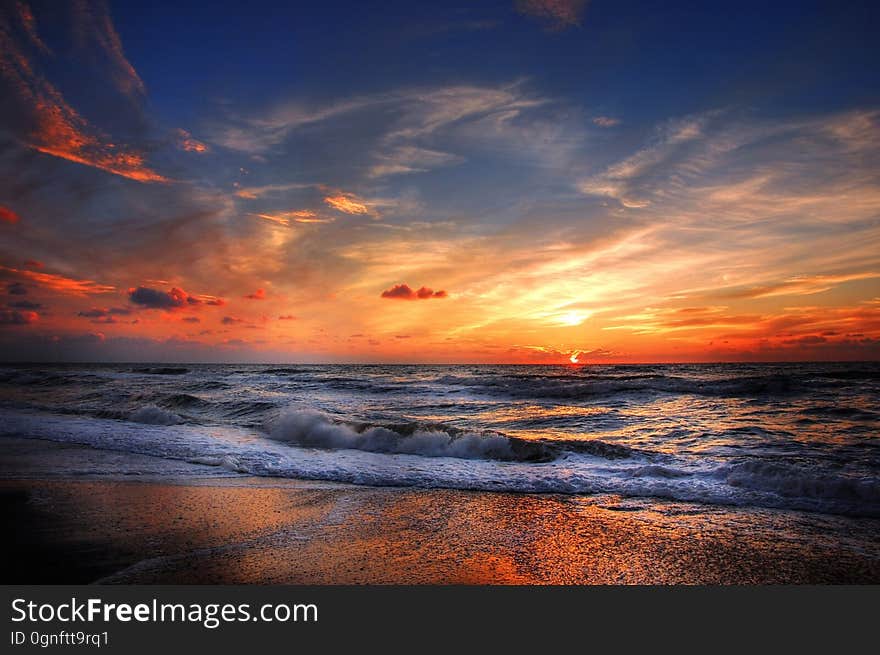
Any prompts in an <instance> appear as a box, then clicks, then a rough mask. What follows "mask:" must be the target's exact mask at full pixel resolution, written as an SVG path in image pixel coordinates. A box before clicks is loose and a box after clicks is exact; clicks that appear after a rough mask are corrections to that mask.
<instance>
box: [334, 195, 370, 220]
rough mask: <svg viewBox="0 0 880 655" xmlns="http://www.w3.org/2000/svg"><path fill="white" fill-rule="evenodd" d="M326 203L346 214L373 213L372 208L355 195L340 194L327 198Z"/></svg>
mask: <svg viewBox="0 0 880 655" xmlns="http://www.w3.org/2000/svg"><path fill="white" fill-rule="evenodd" d="M324 202H325V203H327V204H328V205H330V207H332V208H333V209H335V210H336V211H340V212H343V213H345V214H353V215H369V214H371V213H372V212H371V211H370V208H369V207H367V205H366V204H364V201H363V200H361V199H360V198H358V197H357V196H356V195H354V194H353V193H339V194H337V195H333V196H326V197H325V198H324Z"/></svg>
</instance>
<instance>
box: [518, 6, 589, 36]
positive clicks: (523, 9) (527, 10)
mask: <svg viewBox="0 0 880 655" xmlns="http://www.w3.org/2000/svg"><path fill="white" fill-rule="evenodd" d="M514 4H515V6H516V9H517V11H519V12H520V13H522V14H526V15H527V16H532V17H534V18H538V19H540V20H542V21H544V22H545V23H546V24H547V26H548V28H550V29H552V30H564V29H567V28H570V27H577V26H579V25H580V24H581V20H582V18H583V15H584V9H585V8H586V6H587V0H516V2H515V3H514Z"/></svg>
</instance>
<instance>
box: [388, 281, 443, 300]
mask: <svg viewBox="0 0 880 655" xmlns="http://www.w3.org/2000/svg"><path fill="white" fill-rule="evenodd" d="M381 297H382V298H390V299H392V300H428V299H429V298H446V297H447V293H446V292H445V291H443V290H440V291H434V290H433V289H429V288H428V287H420V288H418V289H416V290H413V289H412V288H411V287H410V286H409V285H408V284H395V285H394V286H393V287H391V288H390V289H385V291H383V292H382V295H381Z"/></svg>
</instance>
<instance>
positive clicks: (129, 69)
mask: <svg viewBox="0 0 880 655" xmlns="http://www.w3.org/2000/svg"><path fill="white" fill-rule="evenodd" d="M73 31H74V36H75V38H76V40H77V42H78V45H79V46H80V47H81V48H83V49H86V50H90V51H94V50H97V51H99V52H100V54H99V55H97V56H100V57H101V59H102V60H103V61H105V62H106V63H107V64H108V67H109V70H110V75H111V78H112V79H113V82H114V83H115V84H116V88H117V89H118V90H119V92H120V93H122V94H123V95H127V96H132V97H138V98H140V97H142V96H143V95H145V93H146V89H145V88H144V82H143V80H141V78H140V76H139V75H138V74H137V71H136V70H135V69H134V66H132V65H131V63H130V62H129V61H128V59H127V58H126V57H125V52H124V51H123V49H122V39H120V38H119V34H118V33H117V32H116V27H115V26H114V25H113V20H112V19H111V18H110V12H109V10H108V8H107V5H106V4H105V3H104V2H102V1H101V0H74V2H73ZM93 49H94V50H93Z"/></svg>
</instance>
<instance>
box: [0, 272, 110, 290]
mask: <svg viewBox="0 0 880 655" xmlns="http://www.w3.org/2000/svg"><path fill="white" fill-rule="evenodd" d="M0 271H3V272H5V273H7V274H9V275H12V276H15V277H18V278H23V279H25V280H30V281H31V282H34V283H36V284H39V285H40V286H43V287H46V288H47V289H50V290H52V291H56V292H58V293H62V294H66V295H70V296H89V295H93V294H98V293H110V292H111V291H115V290H116V287H113V286H110V285H108V284H99V283H97V282H95V281H94V280H76V279H74V278H69V277H64V276H63V275H55V274H53V273H39V272H37V271H24V270H20V269H16V268H9V267H8V266H0Z"/></svg>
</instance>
